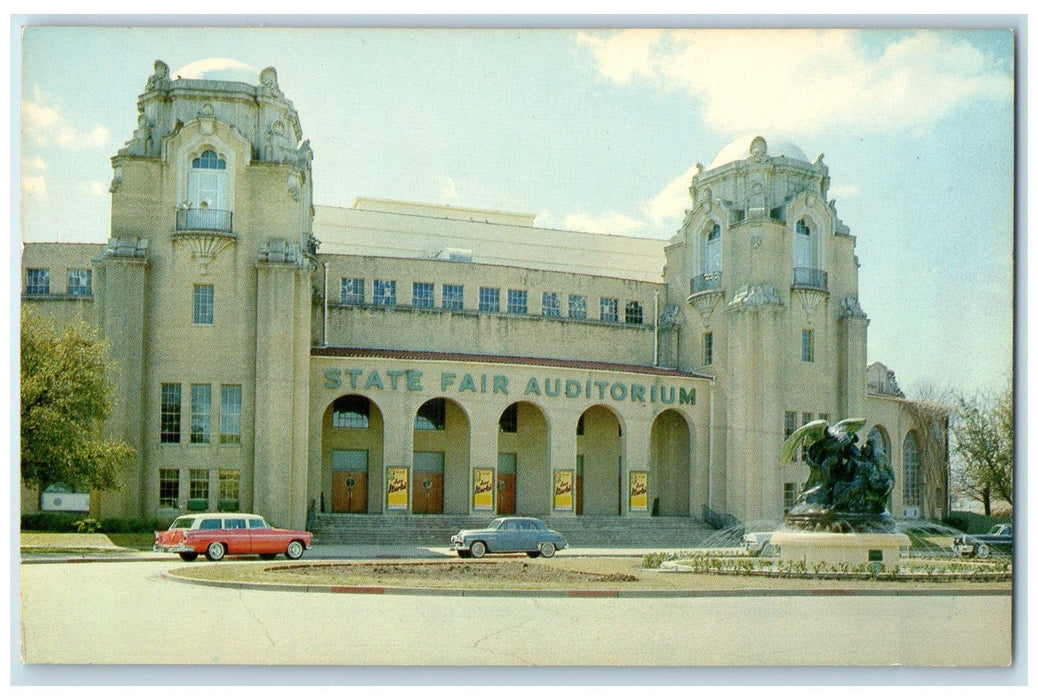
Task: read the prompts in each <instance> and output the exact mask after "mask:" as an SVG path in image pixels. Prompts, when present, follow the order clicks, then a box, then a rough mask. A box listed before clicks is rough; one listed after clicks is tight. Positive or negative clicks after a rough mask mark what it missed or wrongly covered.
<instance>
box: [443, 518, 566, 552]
mask: <svg viewBox="0 0 1038 700" xmlns="http://www.w3.org/2000/svg"><path fill="white" fill-rule="evenodd" d="M565 548H566V538H565V537H563V536H562V535H561V534H559V533H558V532H555V530H549V529H548V528H547V527H546V526H545V525H544V523H542V522H541V521H540V520H537V519H536V518H498V519H497V520H494V521H493V522H491V523H490V524H489V525H487V526H486V527H485V528H483V529H480V530H462V531H461V532H459V533H458V534H456V535H453V536H452V537H451V549H453V550H454V551H456V552H457V553H458V556H459V557H461V558H462V559H467V558H469V557H473V558H475V559H479V558H480V557H482V556H483V555H484V554H487V553H490V554H503V553H507V552H526V554H527V555H528V556H530V557H545V558H547V557H550V556H553V555H554V554H555V552H556V551H557V550H560V549H565Z"/></svg>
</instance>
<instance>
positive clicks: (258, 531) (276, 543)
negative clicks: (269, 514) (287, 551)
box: [248, 518, 284, 554]
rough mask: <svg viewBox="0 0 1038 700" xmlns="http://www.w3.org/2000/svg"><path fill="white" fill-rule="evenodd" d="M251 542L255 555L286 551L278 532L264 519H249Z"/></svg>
mask: <svg viewBox="0 0 1038 700" xmlns="http://www.w3.org/2000/svg"><path fill="white" fill-rule="evenodd" d="M248 524H249V540H250V542H251V546H252V551H253V553H255V554H276V553H278V552H280V551H282V550H283V549H284V546H283V545H282V542H281V541H280V539H281V538H280V537H279V536H278V534H277V531H276V530H274V528H272V527H271V526H270V525H268V524H267V521H266V520H264V519H263V518H249V521H248Z"/></svg>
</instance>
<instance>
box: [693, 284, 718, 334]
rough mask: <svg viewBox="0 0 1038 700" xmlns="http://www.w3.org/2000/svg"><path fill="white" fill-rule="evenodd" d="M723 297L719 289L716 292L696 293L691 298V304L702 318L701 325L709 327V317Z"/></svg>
mask: <svg viewBox="0 0 1038 700" xmlns="http://www.w3.org/2000/svg"><path fill="white" fill-rule="evenodd" d="M723 298H724V294H723V293H722V292H721V290H716V292H713V293H711V292H707V293H705V294H697V295H696V297H695V298H694V299H693V300H692V304H693V305H694V306H695V307H696V311H698V312H699V316H700V317H701V318H702V319H703V325H704V326H706V327H707V328H709V327H710V317H711V316H712V315H713V313H714V309H716V308H717V305H718V304H719V303H720V302H721V299H723Z"/></svg>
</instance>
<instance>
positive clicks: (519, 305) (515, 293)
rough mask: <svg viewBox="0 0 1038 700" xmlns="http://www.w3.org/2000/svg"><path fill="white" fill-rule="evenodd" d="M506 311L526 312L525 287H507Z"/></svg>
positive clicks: (514, 312)
mask: <svg viewBox="0 0 1038 700" xmlns="http://www.w3.org/2000/svg"><path fill="white" fill-rule="evenodd" d="M508 313H510V314H525V313H526V290H525V289H509V290H508Z"/></svg>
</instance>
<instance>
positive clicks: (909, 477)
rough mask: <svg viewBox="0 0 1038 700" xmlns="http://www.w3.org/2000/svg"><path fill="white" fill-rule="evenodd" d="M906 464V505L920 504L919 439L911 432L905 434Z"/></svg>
mask: <svg viewBox="0 0 1038 700" xmlns="http://www.w3.org/2000/svg"><path fill="white" fill-rule="evenodd" d="M904 465H905V476H904V482H905V483H904V501H905V506H906V507H907V506H919V505H922V504H921V503H920V498H919V493H920V490H921V489H920V482H921V476H922V475H921V474H920V471H919V441H918V440H917V439H916V436H915V433H909V434H908V435H906V436H905V444H904Z"/></svg>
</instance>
